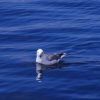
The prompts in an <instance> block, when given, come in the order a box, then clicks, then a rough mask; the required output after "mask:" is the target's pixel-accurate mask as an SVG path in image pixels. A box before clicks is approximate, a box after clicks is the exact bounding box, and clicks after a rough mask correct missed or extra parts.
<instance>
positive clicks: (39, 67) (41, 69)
mask: <svg viewBox="0 0 100 100" xmlns="http://www.w3.org/2000/svg"><path fill="white" fill-rule="evenodd" d="M62 67H64V66H62V62H61V63H59V64H56V65H53V66H46V65H42V64H39V63H36V74H37V75H36V80H38V81H40V80H41V79H42V78H43V72H44V71H45V70H47V69H56V68H62Z"/></svg>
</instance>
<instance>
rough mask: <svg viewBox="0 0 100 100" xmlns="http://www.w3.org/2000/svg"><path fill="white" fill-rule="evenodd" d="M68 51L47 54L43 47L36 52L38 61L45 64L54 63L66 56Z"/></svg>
mask: <svg viewBox="0 0 100 100" xmlns="http://www.w3.org/2000/svg"><path fill="white" fill-rule="evenodd" d="M65 55H66V53H54V54H49V55H48V54H45V53H44V51H43V50H42V49H38V50H37V53H36V63H39V64H43V65H54V64H57V63H59V62H60V61H61V59H62V58H63V57H65Z"/></svg>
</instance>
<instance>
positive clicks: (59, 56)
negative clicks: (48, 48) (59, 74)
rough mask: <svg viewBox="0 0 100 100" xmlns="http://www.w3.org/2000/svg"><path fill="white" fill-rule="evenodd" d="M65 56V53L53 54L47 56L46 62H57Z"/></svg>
mask: <svg viewBox="0 0 100 100" xmlns="http://www.w3.org/2000/svg"><path fill="white" fill-rule="evenodd" d="M65 55H66V53H55V54H52V55H48V60H58V59H61V58H63V57H64V56H65Z"/></svg>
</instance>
